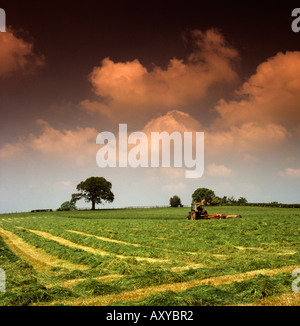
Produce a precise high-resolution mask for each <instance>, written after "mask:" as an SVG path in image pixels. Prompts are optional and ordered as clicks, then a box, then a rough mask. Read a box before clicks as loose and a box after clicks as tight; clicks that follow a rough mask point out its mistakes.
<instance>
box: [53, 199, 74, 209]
mask: <svg viewBox="0 0 300 326" xmlns="http://www.w3.org/2000/svg"><path fill="white" fill-rule="evenodd" d="M75 209H77V208H76V205H75V202H73V201H72V200H71V201H65V202H64V203H62V204H61V205H60V207H59V209H58V211H73V210H75Z"/></svg>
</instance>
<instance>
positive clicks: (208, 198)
mask: <svg viewBox="0 0 300 326" xmlns="http://www.w3.org/2000/svg"><path fill="white" fill-rule="evenodd" d="M215 197H216V195H215V193H214V191H213V190H210V189H208V188H198V189H196V190H195V191H194V193H193V194H192V200H193V202H194V203H199V202H202V201H203V202H205V203H211V202H213V200H214V199H215Z"/></svg>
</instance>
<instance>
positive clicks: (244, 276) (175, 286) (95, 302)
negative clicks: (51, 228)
mask: <svg viewBox="0 0 300 326" xmlns="http://www.w3.org/2000/svg"><path fill="white" fill-rule="evenodd" d="M295 268H296V266H285V267H282V268H275V269H262V270H254V271H251V272H246V273H241V274H234V275H225V276H220V277H210V278H206V279H202V280H195V281H191V282H180V283H172V284H163V285H159V286H150V287H147V288H142V289H138V290H134V291H128V292H123V293H120V294H110V295H104V296H95V297H92V298H87V299H84V300H72V301H71V300H70V301H66V302H64V303H66V304H68V305H75V306H76V305H79V304H83V305H86V306H107V305H111V304H113V303H114V302H118V301H136V300H141V299H144V298H146V297H148V296H150V295H153V294H157V293H160V292H164V291H172V292H180V291H184V290H186V289H188V288H192V287H195V286H198V285H204V284H207V285H212V286H214V287H217V286H220V285H224V284H230V283H233V282H240V281H244V280H249V279H251V278H252V277H253V276H255V275H269V276H271V275H276V274H279V273H283V272H288V273H289V272H291V271H292V270H293V269H295ZM298 302H299V303H300V298H299V297H298Z"/></svg>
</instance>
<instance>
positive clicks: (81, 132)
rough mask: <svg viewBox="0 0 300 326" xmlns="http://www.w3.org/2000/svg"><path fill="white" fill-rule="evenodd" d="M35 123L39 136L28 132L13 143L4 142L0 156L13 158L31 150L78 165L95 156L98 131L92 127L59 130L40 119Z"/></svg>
mask: <svg viewBox="0 0 300 326" xmlns="http://www.w3.org/2000/svg"><path fill="white" fill-rule="evenodd" d="M36 123H37V124H38V125H39V126H40V127H41V130H42V132H41V134H40V135H39V136H36V135H34V134H30V135H29V136H28V137H27V138H23V139H20V140H19V141H18V142H16V143H14V144H6V145H5V146H3V147H2V148H1V149H0V157H1V158H4V159H5V158H7V159H8V158H15V157H18V156H20V155H22V154H25V153H28V152H29V151H31V152H32V151H33V152H35V153H41V154H43V155H45V156H47V157H50V158H53V159H58V158H62V159H70V160H72V161H73V162H75V163H77V164H80V165H82V164H84V163H85V162H86V161H87V160H91V159H94V158H95V155H96V151H97V146H96V137H97V134H98V132H97V131H96V130H95V129H94V128H81V127H77V128H76V130H66V129H64V130H61V131H60V130H57V129H55V128H53V127H52V126H51V125H50V124H49V123H48V122H46V121H44V120H42V119H38V120H37V121H36Z"/></svg>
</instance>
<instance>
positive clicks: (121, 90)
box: [81, 29, 238, 119]
mask: <svg viewBox="0 0 300 326" xmlns="http://www.w3.org/2000/svg"><path fill="white" fill-rule="evenodd" d="M187 36H188V37H189V38H190V39H191V42H192V44H193V52H192V53H191V54H190V55H189V56H188V58H187V60H186V61H184V60H182V59H177V58H173V59H171V60H170V61H169V64H168V66H167V68H166V69H163V68H161V67H158V66H154V68H153V70H151V71H149V70H148V69H147V68H146V67H144V66H143V65H142V64H141V63H140V61H139V60H138V59H135V60H133V61H128V62H113V61H112V60H111V59H109V58H105V59H103V60H102V62H101V65H100V66H98V67H94V69H93V71H92V73H91V74H90V81H91V84H92V86H93V90H94V92H95V94H97V95H98V96H99V97H100V99H101V100H99V102H91V101H89V100H85V101H83V102H82V103H81V105H82V107H84V108H85V109H87V110H88V111H91V112H99V113H101V114H104V115H106V116H108V117H111V118H113V117H114V115H117V116H118V119H119V118H120V116H121V117H124V116H126V117H129V116H130V115H131V116H133V115H143V114H144V113H145V111H150V112H167V111H169V110H171V109H177V108H178V107H182V106H185V105H187V104H191V103H194V102H195V101H197V100H199V99H202V98H203V97H204V96H205V95H206V93H207V90H208V88H209V87H210V86H212V85H213V84H215V83H218V82H227V83H228V82H232V81H233V80H235V78H236V77H237V76H236V73H235V71H234V69H233V67H232V63H233V61H234V60H236V59H237V57H238V53H237V51H236V50H235V49H233V48H231V47H229V46H228V45H227V44H226V42H225V39H224V37H223V36H222V35H221V34H220V33H219V32H218V31H216V30H213V29H211V30H208V31H206V32H202V31H198V30H196V31H191V32H190V33H189V34H188V35H187Z"/></svg>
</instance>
